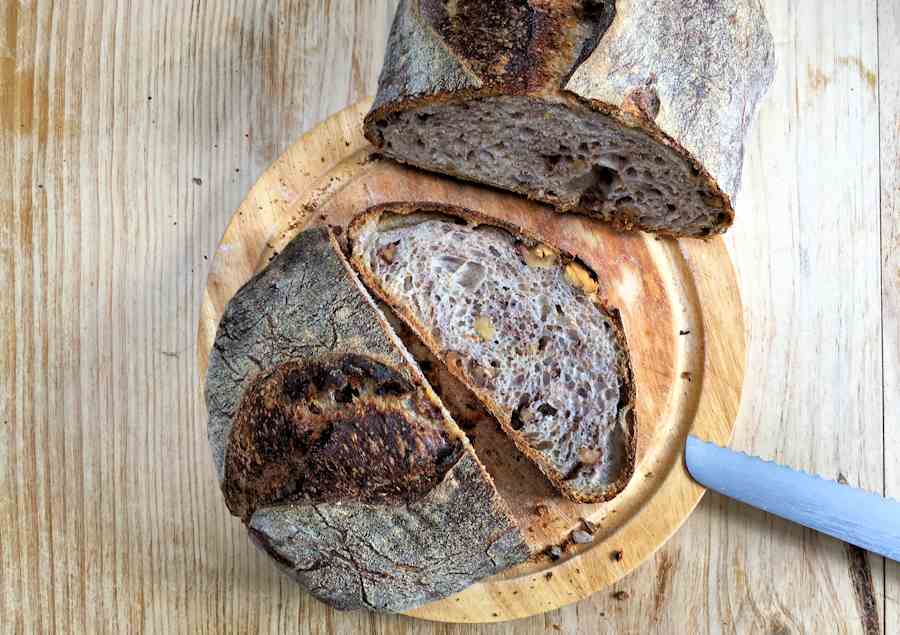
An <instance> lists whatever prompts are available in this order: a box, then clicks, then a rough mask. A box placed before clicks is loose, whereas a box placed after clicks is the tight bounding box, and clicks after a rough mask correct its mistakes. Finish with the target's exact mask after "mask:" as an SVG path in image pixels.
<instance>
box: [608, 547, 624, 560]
mask: <svg viewBox="0 0 900 635" xmlns="http://www.w3.org/2000/svg"><path fill="white" fill-rule="evenodd" d="M623 555H624V554H623V553H622V550H621V549H616V550H615V551H613V552H612V553H611V554H609V557H610V558H612V560H613V562H621V561H622V556H623Z"/></svg>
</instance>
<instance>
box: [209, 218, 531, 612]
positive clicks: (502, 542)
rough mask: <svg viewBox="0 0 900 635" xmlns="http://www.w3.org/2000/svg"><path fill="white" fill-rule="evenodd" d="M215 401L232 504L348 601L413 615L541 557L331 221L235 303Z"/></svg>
mask: <svg viewBox="0 0 900 635" xmlns="http://www.w3.org/2000/svg"><path fill="white" fill-rule="evenodd" d="M206 402H207V407H208V410H209V440H210V444H211V447H212V450H213V458H214V462H215V466H216V470H217V472H218V475H219V480H220V482H221V486H222V491H223V493H224V495H225V500H226V502H227V504H228V507H229V509H230V510H231V511H232V513H234V514H235V515H236V516H239V517H240V518H241V519H242V520H243V522H244V523H245V524H246V525H247V527H248V530H249V532H250V535H251V538H252V539H253V540H254V542H256V544H257V545H259V546H260V548H262V549H263V550H264V551H265V552H266V553H268V554H269V555H270V556H271V557H272V558H273V559H274V560H275V561H276V562H277V563H279V564H280V565H281V566H282V567H283V568H284V569H285V570H287V571H288V572H289V573H290V574H291V575H292V576H294V577H295V578H296V579H297V580H298V581H300V582H301V584H302V585H303V586H304V587H305V588H306V589H307V590H309V592H310V593H312V594H313V595H315V596H316V597H318V598H320V599H322V600H323V601H325V602H327V603H329V604H331V605H333V606H335V607H337V608H341V609H352V608H369V609H374V610H379V611H403V610H406V609H409V608H411V607H414V606H417V605H420V604H423V603H425V602H428V601H431V600H435V599H438V598H442V597H446V596H447V595H450V594H452V593H455V592H457V591H459V590H461V589H463V588H465V587H466V586H468V585H469V584H471V583H472V582H474V581H475V580H478V579H480V578H482V577H484V576H488V575H491V574H493V573H495V572H497V571H500V570H502V569H505V568H507V567H509V566H511V565H513V564H516V563H518V562H520V561H522V560H524V559H525V558H527V557H528V555H529V548H528V545H527V544H526V542H525V539H524V537H523V535H522V533H521V531H520V530H519V528H518V527H517V526H516V524H515V521H514V520H513V518H512V516H511V515H510V512H509V509H508V508H507V506H506V505H505V503H504V502H503V501H502V500H501V499H500V497H499V496H498V495H497V492H496V490H495V489H494V486H493V483H492V480H491V477H490V476H489V475H488V473H487V472H486V471H485V469H484V467H483V466H482V465H481V463H480V462H479V461H478V459H477V457H476V456H475V454H474V452H473V451H472V449H471V446H470V445H469V443H468V441H467V439H466V438H465V436H464V434H463V433H462V431H460V430H459V428H458V427H457V426H456V425H455V423H454V422H453V421H452V419H451V418H450V416H449V415H448V413H447V411H446V410H445V409H444V408H443V406H442V405H441V403H440V401H439V400H438V398H437V396H436V395H435V394H434V392H433V391H432V389H431V387H430V386H429V385H428V382H427V381H426V380H425V378H424V376H423V375H422V373H421V372H420V370H419V369H418V368H417V366H416V365H415V363H414V362H413V360H412V358H411V357H410V356H409V354H408V352H407V351H406V350H405V349H404V347H403V345H402V343H401V342H400V340H399V339H398V338H397V337H396V335H395V334H394V333H393V331H392V330H391V328H390V327H389V326H388V324H387V323H386V321H385V319H384V316H383V315H382V313H381V312H380V311H379V310H378V309H377V307H376V306H375V304H374V302H373V300H372V298H371V297H370V296H369V295H368V294H367V292H366V290H365V289H364V288H363V286H362V285H361V284H360V283H359V280H358V279H357V278H356V276H355V274H354V273H353V271H352V270H351V269H350V267H349V266H348V264H347V262H346V261H345V260H344V257H343V255H342V254H341V252H340V249H339V248H338V245H337V243H336V241H335V239H334V236H333V235H331V234H330V233H329V232H328V231H326V230H325V229H310V230H307V231H305V232H303V233H301V234H299V235H298V236H297V237H296V238H294V239H293V240H292V241H291V243H290V244H289V245H288V246H287V247H286V248H285V249H284V250H283V251H282V252H281V254H280V255H279V256H278V257H277V258H275V259H274V260H273V261H272V262H271V263H270V264H269V266H268V267H267V268H266V269H265V270H264V271H262V272H260V273H259V274H258V275H256V276H255V277H254V278H252V279H251V280H250V281H249V282H248V283H247V284H246V285H245V286H244V287H242V288H241V289H240V291H239V292H238V293H237V294H236V295H235V297H234V298H233V299H232V300H231V301H230V302H229V303H228V306H227V307H226V309H225V312H224V315H223V317H222V320H221V322H220V324H219V327H218V331H217V333H216V338H215V342H214V345H213V349H212V351H211V353H210V357H209V368H208V371H207V377H206Z"/></svg>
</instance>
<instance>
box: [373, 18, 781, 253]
mask: <svg viewBox="0 0 900 635" xmlns="http://www.w3.org/2000/svg"><path fill="white" fill-rule="evenodd" d="M436 4H440V3H437V2H435V1H433V0H401V2H400V6H399V7H398V9H397V14H396V17H395V21H394V25H393V28H392V31H391V35H390V38H389V40H388V48H387V52H386V54H385V63H384V67H383V70H382V74H381V77H380V78H379V89H378V94H377V96H376V99H375V102H374V104H373V106H372V109H371V110H370V112H369V113H368V115H367V116H366V118H365V122H364V132H365V135H366V137H367V138H368V139H369V141H371V142H372V144H373V145H375V146H376V147H377V148H379V149H380V150H382V151H384V152H385V153H386V154H388V155H389V156H391V157H392V158H394V159H397V160H400V161H403V160H404V157H403V156H401V155H399V154H397V153H392V152H390V151H389V150H388V149H386V148H385V147H384V139H383V135H382V134H381V132H380V128H381V127H383V126H386V125H389V123H390V121H391V115H392V114H396V113H399V112H404V111H412V110H415V109H418V108H421V107H424V106H435V105H449V104H461V103H465V102H466V101H469V100H473V99H479V98H484V97H499V96H530V97H535V98H540V99H546V100H550V101H554V102H562V103H564V104H566V106H567V107H569V108H571V109H574V110H576V111H580V112H583V113H584V116H590V113H600V114H603V115H606V116H608V117H610V118H612V119H613V120H614V121H615V122H616V123H618V124H619V125H621V126H623V127H626V128H629V129H631V130H636V131H639V132H641V133H643V134H644V135H646V136H647V137H648V138H649V139H650V140H652V141H653V142H655V143H657V144H660V145H662V146H664V147H666V148H669V149H670V150H671V151H673V152H674V153H675V154H676V155H678V156H679V157H681V159H682V160H684V161H685V162H686V163H687V164H688V165H690V167H691V168H692V170H693V172H694V173H695V174H696V175H697V178H698V179H699V182H700V183H701V184H702V185H703V186H704V187H705V188H706V190H707V191H708V192H709V193H710V194H711V195H712V199H714V202H713V203H712V205H711V207H714V208H715V209H716V211H717V212H718V213H717V216H716V221H715V223H714V224H713V225H712V226H710V227H708V228H706V229H704V232H705V233H704V234H701V235H704V236H706V235H712V234H717V233H722V232H724V231H725V230H727V229H728V227H730V226H731V224H732V222H733V220H734V199H735V196H736V194H737V192H738V189H739V186H740V177H741V167H742V164H743V143H744V139H745V137H746V135H747V132H748V130H749V127H750V125H751V123H752V120H753V117H754V113H755V111H756V108H757V105H758V102H759V101H760V99H761V98H762V96H763V94H764V93H765V92H766V90H767V89H768V86H769V84H770V83H771V81H772V77H773V76H774V68H775V60H774V52H773V51H774V45H773V41H772V35H771V32H770V30H769V27H768V22H767V21H766V17H765V14H764V12H763V9H762V6H761V4H760V3H759V0H722V1H721V2H718V3H715V4H714V5H710V6H706V5H704V7H702V8H697V7H694V6H693V5H692V4H691V3H686V2H683V1H681V0H662V1H660V0H628V1H627V2H626V1H622V0H620V2H618V3H615V2H613V1H612V0H609V1H605V0H600V1H593V2H592V1H588V0H584V1H582V0H527V1H526V0H517V1H515V2H509V3H495V2H491V1H489V0H469V1H466V0H460V2H459V3H456V5H457V6H462V7H464V8H465V11H464V10H462V9H458V10H457V13H456V14H455V15H454V16H448V14H447V12H446V10H444V11H443V12H441V10H439V8H437V7H435V6H434V5H436ZM522 12H524V13H525V15H526V17H525V18H524V19H521V20H518V21H517V20H515V19H514V17H515V16H518V15H519V14H520V13H522ZM494 24H500V25H506V26H507V28H506V30H503V29H501V32H500V33H501V36H495V37H491V38H490V39H489V42H488V44H489V45H490V46H491V47H493V49H492V52H491V53H490V54H488V53H487V52H486V50H485V46H486V44H485V43H483V42H481V38H480V37H474V36H470V37H458V38H456V37H454V36H453V35H454V33H455V32H456V30H460V31H462V30H467V31H466V32H469V33H471V32H473V31H476V32H477V33H478V34H480V33H489V32H490V30H491V29H490V28H489V27H491V26H492V25H494ZM651 37H652V41H650V39H651ZM446 173H447V174H449V175H451V176H454V177H457V178H461V179H466V180H474V181H478V178H477V176H474V175H472V174H462V173H460V172H459V171H455V170H446ZM509 189H511V190H512V191H515V192H517V193H519V194H522V195H524V196H527V197H529V198H535V199H537V200H542V201H544V202H547V203H550V204H552V205H557V207H558V208H559V209H560V211H568V210H566V209H563V208H562V207H560V206H559V205H558V201H556V200H553V199H552V198H549V197H548V196H547V195H543V194H540V193H535V192H533V191H531V190H530V189H529V188H527V187H525V186H517V187H510V188H509ZM573 211H578V212H581V213H585V214H593V212H592V211H591V210H590V209H582V208H580V207H576V208H575V209H574V210H573ZM613 224H614V225H617V226H619V227H622V228H630V227H631V226H632V225H633V224H634V219H630V218H628V217H618V218H615V219H614V221H613ZM654 231H655V232H656V233H659V234H662V235H669V236H674V237H679V236H684V235H697V234H687V233H685V232H681V231H678V230H666V229H662V230H660V229H656V230H654Z"/></svg>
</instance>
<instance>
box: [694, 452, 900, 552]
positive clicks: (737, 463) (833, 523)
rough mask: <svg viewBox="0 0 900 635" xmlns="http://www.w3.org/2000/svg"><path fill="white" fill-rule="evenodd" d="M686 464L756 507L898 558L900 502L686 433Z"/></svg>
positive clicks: (706, 482) (697, 476)
mask: <svg viewBox="0 0 900 635" xmlns="http://www.w3.org/2000/svg"><path fill="white" fill-rule="evenodd" d="M684 460H685V464H686V465H687V470H688V472H689V473H690V475H691V476H692V477H693V478H694V480H695V481H697V482H698V483H700V484H701V485H703V486H705V487H707V488H709V489H711V490H714V491H716V492H719V493H720V494H724V495H725V496H728V497H729V498H733V499H735V500H739V501H741V502H742V503H746V504H747V505H750V506H752V507H756V508H757V509H761V510H763V511H767V512H769V513H770V514H774V515H776V516H780V517H781V518H785V519H787V520H790V521H793V522H795V523H799V524H801V525H803V526H804V527H809V528H810V529H815V530H816V531H820V532H822V533H824V534H828V535H829V536H833V537H834V538H838V539H839V540H843V541H844V542H849V543H850V544H853V545H856V546H858V547H862V548H863V549H866V550H868V551H871V552H873V553H877V554H880V555H882V556H884V557H886V558H890V559H891V560H897V561H900V503H898V502H897V501H895V500H893V499H890V498H884V497H882V496H879V495H877V494H872V493H870V492H866V491H863V490H861V489H857V488H855V487H850V486H849V485H842V484H841V483H835V482H834V481H828V480H825V479H823V478H819V477H818V476H811V475H809V474H806V473H804V472H798V471H796V470H792V469H791V468H789V467H785V466H783V465H779V464H777V463H773V462H772V461H763V460H762V459H759V458H757V457H755V456H748V455H746V454H743V453H741V452H734V451H732V450H728V449H726V448H720V447H719V446H717V445H715V444H713V443H707V442H706V441H701V440H700V439H698V438H697V437H695V436H693V435H688V438H687V444H686V447H685V453H684Z"/></svg>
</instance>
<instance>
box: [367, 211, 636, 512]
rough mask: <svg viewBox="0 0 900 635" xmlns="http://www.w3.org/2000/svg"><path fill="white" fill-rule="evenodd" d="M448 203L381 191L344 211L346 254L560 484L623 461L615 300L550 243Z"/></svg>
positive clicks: (575, 494) (613, 480)
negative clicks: (404, 199)
mask: <svg viewBox="0 0 900 635" xmlns="http://www.w3.org/2000/svg"><path fill="white" fill-rule="evenodd" d="M496 222H497V221H493V220H489V219H487V218H484V217H481V216H480V215H478V214H476V213H475V212H472V211H469V210H463V209H460V208H451V207H447V206H439V205H423V204H393V205H388V206H382V207H378V208H375V209H373V210H370V211H368V212H367V213H365V214H363V215H361V216H360V217H358V218H357V219H356V220H354V222H353V223H352V224H351V227H350V240H351V244H352V255H351V260H352V262H353V264H354V265H355V266H356V268H357V269H358V270H359V272H360V275H361V276H362V278H363V280H364V281H365V282H366V284H368V285H369V286H370V287H371V288H372V289H373V290H374V291H375V293H376V294H378V295H379V296H380V297H381V298H382V299H383V300H384V301H386V302H387V303H388V304H389V305H390V306H391V308H392V309H393V310H394V311H395V312H396V314H397V315H398V316H400V317H401V318H402V319H403V320H404V321H405V322H407V323H408V325H409V326H410V327H411V328H412V330H413V331H414V332H415V333H416V334H417V335H418V336H419V337H420V338H421V339H422V340H423V341H424V342H425V344H426V345H427V346H428V347H429V348H430V349H431V350H432V352H433V353H434V354H435V355H437V356H438V357H439V358H440V359H442V360H443V361H444V362H445V364H446V365H447V367H448V368H449V369H450V371H451V372H452V373H454V374H455V375H456V376H457V377H458V378H460V379H461V380H462V381H464V382H465V383H466V384H467V385H468V386H469V388H470V389H471V390H472V391H473V392H474V393H475V394H476V395H477V396H478V397H479V398H480V399H481V401H482V402H483V403H484V404H485V405H486V406H487V407H488V409H489V410H490V411H491V412H492V413H493V414H494V416H496V417H497V418H498V420H499V421H500V423H501V425H502V426H503V428H504V430H505V431H506V432H507V434H508V435H509V436H510V437H511V438H512V439H513V441H514V442H515V444H516V445H517V447H518V448H519V449H520V450H521V451H522V452H523V453H525V454H526V455H527V456H528V457H530V458H531V459H532V460H534V461H535V463H536V464H537V465H538V466H539V467H540V469H541V470H542V471H543V472H544V473H545V474H546V475H547V477H548V478H549V479H550V480H551V481H552V482H553V483H554V484H555V485H556V486H557V487H558V488H559V489H560V490H561V491H562V492H563V493H564V494H565V495H566V496H568V497H569V498H572V499H573V500H576V501H583V502H592V501H602V500H608V499H609V498H611V497H612V496H614V495H615V494H617V493H618V492H619V491H621V489H622V488H623V487H624V486H625V484H626V483H627V482H628V480H629V478H630V476H631V474H632V472H633V468H634V453H635V435H634V425H635V424H634V408H633V405H634V398H635V396H634V386H633V383H632V373H631V367H630V362H629V358H628V350H627V346H626V343H625V338H624V335H623V333H622V327H621V324H620V323H619V319H618V316H617V313H616V312H614V311H610V310H608V309H607V308H606V307H605V306H604V305H603V302H602V301H601V300H600V298H599V296H598V293H597V291H598V284H597V281H596V278H595V276H594V275H593V274H592V272H590V271H589V270H588V269H587V268H586V267H585V266H584V265H583V264H582V263H580V262H578V261H577V260H576V259H574V258H572V257H571V256H569V255H567V254H564V253H560V252H559V250H557V249H555V248H553V247H552V246H548V245H544V244H541V243H539V242H537V241H535V240H534V239H532V238H529V237H527V236H523V235H521V234H517V233H515V231H514V230H513V229H512V228H509V227H501V226H498V225H496Z"/></svg>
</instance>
